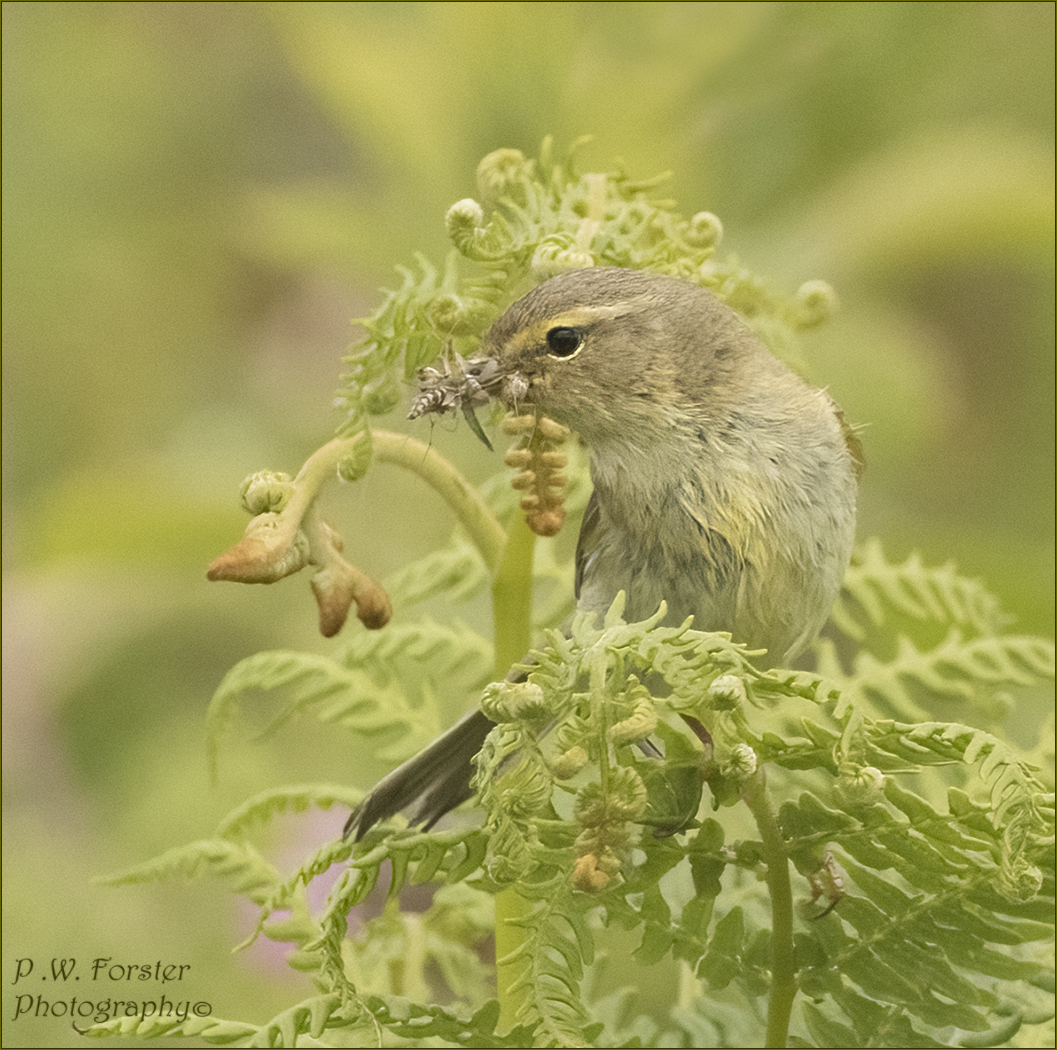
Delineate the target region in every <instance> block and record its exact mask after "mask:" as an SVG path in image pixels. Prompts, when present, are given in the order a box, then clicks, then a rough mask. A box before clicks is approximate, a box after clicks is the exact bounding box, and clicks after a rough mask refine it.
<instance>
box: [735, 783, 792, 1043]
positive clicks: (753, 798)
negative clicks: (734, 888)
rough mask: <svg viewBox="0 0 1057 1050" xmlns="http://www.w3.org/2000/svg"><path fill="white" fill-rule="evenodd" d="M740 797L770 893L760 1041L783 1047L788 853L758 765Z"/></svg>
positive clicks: (788, 968) (788, 985)
mask: <svg viewBox="0 0 1057 1050" xmlns="http://www.w3.org/2000/svg"><path fill="white" fill-rule="evenodd" d="M741 797H742V800H743V801H744V802H745V804H746V805H747V806H748V807H749V810H750V811H751V812H752V815H753V817H754V818H755V819H756V826H757V828H759V831H760V839H761V841H762V842H763V859H764V862H765V863H766V865H767V888H768V889H769V890H770V893H771V999H770V1003H769V1004H768V1008H767V1042H766V1043H765V1044H764V1045H765V1046H768V1047H783V1046H785V1045H786V1041H787V1039H788V1038H789V1017H790V1015H791V1014H792V1011H793V1000H794V999H796V991H797V989H796V960H795V958H794V956H793V890H792V886H791V885H790V882H789V856H788V854H787V853H786V849H785V841H784V840H783V838H782V832H781V830H780V829H779V827H778V821H777V819H776V817H775V814H774V809H773V808H772V807H771V800H770V799H769V798H768V796H767V778H766V777H765V775H764V772H763V767H762V766H761V767H760V768H759V769H757V770H756V772H755V773H754V774H753V775H752V776H751V777H750V778H749V779H748V780H747V781H746V782H745V784H744V785H743V787H742V789H741Z"/></svg>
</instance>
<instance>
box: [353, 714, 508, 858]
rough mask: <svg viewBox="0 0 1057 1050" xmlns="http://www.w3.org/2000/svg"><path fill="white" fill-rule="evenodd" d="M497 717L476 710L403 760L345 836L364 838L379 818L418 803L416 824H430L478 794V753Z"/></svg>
mask: <svg viewBox="0 0 1057 1050" xmlns="http://www.w3.org/2000/svg"><path fill="white" fill-rule="evenodd" d="M494 725H495V723H494V722H493V721H492V720H491V719H489V718H486V717H485V716H484V715H483V714H482V713H481V712H480V711H471V712H470V713H469V714H468V715H465V716H464V717H463V718H461V719H459V721H458V722H456V723H455V725H453V726H452V727H451V729H449V730H448V731H447V732H446V733H444V734H442V735H441V736H439V737H437V739H436V740H434V741H433V743H432V744H430V745H429V746H428V747H425V748H423V749H422V750H421V751H420V752H419V753H418V754H417V755H415V756H414V757H413V758H409V759H408V760H407V761H406V762H405V763H404V764H403V765H402V766H398V767H397V768H396V769H394V770H393V771H392V773H390V774H389V775H388V776H386V777H383V778H382V779H381V780H380V781H378V783H377V784H376V785H375V786H374V788H373V789H372V790H371V793H370V794H369V795H368V796H367V797H366V798H365V799H364V800H363V801H362V802H361V803H360V804H359V806H358V807H357V808H356V810H355V811H354V812H353V814H352V816H351V817H349V819H348V822H347V823H346V825H345V837H346V838H351V839H354V840H355V839H360V838H362V837H363V836H364V835H365V834H366V833H367V832H368V831H369V830H370V829H371V828H372V827H373V826H374V825H375V824H377V823H378V821H380V820H386V819H387V818H389V817H391V816H393V815H394V814H396V813H399V812H400V810H402V809H404V808H405V807H408V806H414V810H413V812H412V814H411V816H410V818H409V819H410V822H411V823H412V824H421V825H422V826H423V827H424V828H425V829H426V830H428V829H429V828H431V827H433V825H434V824H436V823H437V821H438V820H440V818H441V817H443V816H444V814H445V813H447V812H448V811H449V810H452V809H454V808H455V807H456V806H457V805H459V803H460V802H465V801H466V800H467V799H468V798H470V797H471V795H473V788H471V787H470V780H471V779H472V777H473V774H474V768H473V759H474V756H475V755H476V754H477V752H478V751H480V750H481V747H482V745H483V744H484V739H485V737H486V736H488V734H489V732H491V730H492V727H493V726H494Z"/></svg>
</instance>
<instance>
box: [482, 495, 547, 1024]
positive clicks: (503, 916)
mask: <svg viewBox="0 0 1057 1050" xmlns="http://www.w3.org/2000/svg"><path fill="white" fill-rule="evenodd" d="M535 550H536V537H535V536H534V535H533V533H532V532H531V531H530V530H529V527H528V525H526V524H525V520H524V518H522V517H521V516H520V515H518V516H517V518H515V520H514V523H513V524H512V525H511V528H510V533H509V535H508V537H507V542H506V550H505V551H504V552H503V560H502V561H501V562H500V564H499V571H498V572H497V573H496V574H495V578H494V579H493V581H492V617H493V621H494V624H495V675H496V678H503V677H504V676H505V675H506V673H507V672H508V671H509V670H510V667H511V665H512V664H514V663H516V662H517V661H518V660H520V659H522V658H523V657H524V655H525V653H526V652H528V649H529V645H530V644H531V641H532V559H533V555H534V554H535ZM530 908H531V905H530V904H529V902H528V901H526V900H525V899H524V897H522V896H521V895H520V894H519V893H518V892H517V888H516V887H513V886H512V887H511V888H510V889H507V890H503V892H502V893H500V894H498V895H497V896H496V899H495V958H496V992H497V995H498V998H499V1024H500V1026H501V1027H502V1028H512V1027H513V1026H514V1022H515V1017H516V1015H517V1012H518V1009H519V1008H520V1007H521V1004H522V1003H523V1002H524V1001H525V998H526V995H527V992H528V988H527V987H526V986H524V985H523V986H522V987H521V988H520V989H519V990H518V991H512V990H511V989H512V986H513V984H514V982H515V981H516V980H517V979H518V977H519V975H520V973H521V965H520V964H519V963H517V962H513V963H510V962H508V963H505V964H504V959H507V958H510V957H511V956H514V955H515V954H520V953H519V952H518V949H519V948H520V947H521V946H522V943H523V941H524V939H525V929H524V927H523V926H521V925H520V923H519V920H520V919H521V918H523V917H524V916H525V915H526V914H527V913H528V911H529V910H530Z"/></svg>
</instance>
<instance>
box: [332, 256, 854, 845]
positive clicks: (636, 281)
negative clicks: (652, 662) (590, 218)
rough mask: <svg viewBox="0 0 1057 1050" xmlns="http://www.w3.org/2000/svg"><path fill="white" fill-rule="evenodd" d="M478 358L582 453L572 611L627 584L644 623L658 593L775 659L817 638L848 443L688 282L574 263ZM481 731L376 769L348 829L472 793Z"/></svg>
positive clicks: (429, 814)
mask: <svg viewBox="0 0 1057 1050" xmlns="http://www.w3.org/2000/svg"><path fill="white" fill-rule="evenodd" d="M481 358H482V361H483V364H482V361H479V362H478V368H479V372H480V374H481V375H482V376H485V375H487V377H488V380H487V381H488V384H489V385H488V389H489V392H490V393H492V394H493V396H495V397H497V398H498V399H499V400H500V401H502V402H504V403H505V404H507V405H509V406H510V407H512V408H516V409H525V408H534V409H536V410H537V411H539V412H541V413H542V414H544V415H547V416H549V417H551V418H552V419H555V420H557V421H558V422H559V423H563V424H565V425H566V426H568V427H569V428H570V429H572V430H574V431H575V432H576V433H577V434H579V435H580V437H581V438H582V439H583V441H584V444H585V445H586V446H587V448H588V450H589V452H590V462H591V480H592V482H593V484H594V492H593V494H592V496H591V500H590V503H589V505H588V508H587V512H586V513H585V515H584V520H583V524H582V526H581V530H580V538H579V543H578V547H577V558H576V562H577V565H576V584H577V597H578V608H579V609H581V610H585V611H595V612H599V613H603V612H605V611H606V610H607V609H608V608H609V606H610V605H611V604H612V601H613V599H614V598H615V597H616V595H617V593H618V592H619V591H624V592H625V593H626V595H627V604H626V606H625V617H626V618H627V619H628V620H639V619H645V618H646V617H648V616H650V615H652V614H653V613H654V612H656V610H657V607H658V606H659V605H660V603H661V601H662V600H663V601H665V602H667V605H668V620H669V622H673V623H680V622H682V621H683V620H684V619H685V618H686V617H687V616H690V615H692V616H693V617H694V626H695V627H696V628H698V629H699V630H706V631H729V632H730V633H731V634H732V636H733V638H734V640H735V641H740V642H745V643H747V644H748V645H750V646H752V647H754V648H766V649H767V651H768V652H767V656H766V657H765V662H767V663H769V664H781V663H784V662H786V661H788V660H789V659H791V658H792V657H794V656H795V655H796V654H797V653H799V652H800V651H801V650H802V649H803V648H804V647H805V646H806V645H807V644H808V643H809V642H810V641H811V639H812V638H813V637H814V636H815V634H816V633H817V631H818V629H819V628H820V627H821V626H822V624H823V622H824V621H825V619H826V617H827V615H828V614H829V609H830V606H831V605H832V603H833V600H834V598H835V597H836V594H837V591H838V589H839V587H840V584H841V580H842V579H843V576H844V571H845V569H846V567H847V564H848V560H849V557H850V554H851V547H852V541H853V538H854V531H855V497H856V474H857V467H858V462H857V460H858V450H857V443H856V442H855V441H854V438H852V437H850V435H849V431H848V429H847V428H846V427H845V425H844V423H843V421H842V418H841V415H840V413H839V412H838V410H837V409H836V407H835V406H834V405H833V403H832V401H831V400H830V399H829V397H828V395H827V394H826V393H825V392H823V391H821V390H817V389H814V388H813V387H811V386H809V385H808V384H807V383H805V382H804V381H803V380H802V379H800V378H799V377H798V376H796V375H795V374H794V373H793V372H792V371H790V369H788V368H787V367H786V366H785V365H784V364H782V363H781V362H779V361H778V360H776V359H775V358H774V357H773V356H772V355H771V354H770V353H769V352H768V351H767V350H766V349H765V347H764V346H763V344H762V343H761V342H760V340H759V338H758V337H757V336H756V334H755V333H754V332H753V331H752V329H751V328H750V327H749V326H748V325H747V324H746V323H745V322H744V321H743V320H742V319H741V318H740V317H739V316H738V314H736V313H735V312H734V311H733V310H731V309H730V308H729V307H727V306H726V305H725V304H723V303H722V302H720V301H719V300H718V299H717V298H716V297H715V296H714V295H712V293H710V292H709V291H707V290H705V289H703V288H700V287H698V286H696V285H694V284H691V283H689V282H687V281H681V280H678V279H675V278H671V277H665V276H661V275H658V274H653V273H648V272H645V271H640V270H623V269H616V268H596V269H589V270H576V271H573V272H570V273H566V274H562V275H561V276H558V277H555V278H552V279H551V280H549V281H547V282H545V283H544V284H542V285H540V286H539V287H537V288H536V289H534V290H533V291H532V292H530V293H529V294H528V295H526V296H525V297H524V298H523V299H521V300H519V301H518V302H516V303H514V304H513V305H512V306H511V307H510V308H509V309H508V310H507V312H506V313H505V314H504V315H503V316H502V317H501V318H500V319H499V320H498V321H497V322H496V323H495V324H494V325H493V326H492V328H491V329H490V331H489V332H488V333H487V335H486V336H485V338H484V341H483V343H482V348H481ZM490 727H491V723H489V722H488V721H487V719H484V718H483V716H480V715H471V716H468V718H467V719H464V720H463V721H462V722H460V723H458V724H457V725H456V726H455V727H453V729H452V730H449V733H448V734H447V735H446V737H442V738H441V739H440V740H438V741H437V742H435V743H434V744H433V745H431V747H430V748H429V749H427V752H424V753H423V756H421V757H420V756H416V757H415V758H412V759H411V760H410V761H409V762H407V763H405V764H404V766H401V767H400V769H398V770H396V771H394V773H392V774H390V776H389V777H387V778H385V780H383V781H382V782H381V783H380V784H379V785H378V786H377V787H376V788H375V789H374V791H373V792H372V793H371V795H369V796H368V798H367V799H366V800H365V802H364V804H363V805H362V806H361V807H360V809H359V810H357V812H356V813H355V814H354V815H353V817H352V818H351V819H350V822H349V825H348V827H347V829H346V830H347V832H349V833H355V834H356V835H357V836H358V835H360V834H362V833H363V832H364V831H365V830H366V829H367V828H368V827H370V825H371V824H373V823H375V822H376V821H377V820H379V819H383V818H384V817H386V816H389V815H391V814H393V813H395V812H397V811H398V810H400V809H402V808H404V807H405V806H407V805H411V804H414V803H415V802H416V801H417V802H418V803H419V807H418V809H417V811H416V812H415V813H414V814H412V819H414V820H417V821H419V822H422V823H426V824H427V825H429V824H432V823H433V822H434V821H435V820H437V819H438V818H439V817H440V816H441V815H442V814H443V813H444V812H446V811H447V810H448V809H450V808H452V806H454V805H457V804H458V803H459V802H461V801H463V800H464V799H465V798H468V797H469V795H470V789H469V785H468V777H469V775H470V772H471V771H472V767H471V766H470V765H469V764H468V763H467V761H466V757H465V756H466V753H467V752H469V753H470V754H471V755H472V754H474V753H476V751H477V750H478V749H479V747H480V744H481V743H482V742H483V739H484V736H485V735H487V732H488V730H489V729H490ZM447 749H450V750H451V752H452V753H451V758H452V762H451V764H450V765H445V763H444V761H443V758H442V756H443V754H444V753H445V751H446V750H447ZM471 749H472V750H471ZM427 759H428V765H429V772H428V773H427V774H425V780H426V781H428V783H427V784H426V788H425V789H424V787H423V779H424V771H425V770H426V765H427ZM416 763H417V765H416ZM455 767H459V768H458V769H456V768H455ZM441 781H443V784H442V783H441ZM423 799H424V800H425V801H424V803H423Z"/></svg>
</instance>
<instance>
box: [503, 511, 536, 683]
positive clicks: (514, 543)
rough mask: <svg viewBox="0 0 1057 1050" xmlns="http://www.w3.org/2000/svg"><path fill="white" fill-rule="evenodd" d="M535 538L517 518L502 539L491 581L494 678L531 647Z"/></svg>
mask: <svg viewBox="0 0 1057 1050" xmlns="http://www.w3.org/2000/svg"><path fill="white" fill-rule="evenodd" d="M535 550H536V537H535V535H533V533H532V532H531V531H530V530H529V527H528V525H526V524H525V520H524V518H522V517H521V516H520V515H519V516H518V517H517V518H515V520H514V523H513V524H512V525H511V527H510V534H509V536H508V537H507V539H506V549H505V550H504V551H503V558H502V561H500V562H499V567H498V570H497V571H496V573H495V576H494V578H493V579H492V620H493V627H494V633H495V675H496V678H497V679H501V678H503V677H504V676H505V675H506V673H507V672H508V671H509V670H510V668H511V665H513V664H515V663H517V662H518V661H519V660H521V659H522V658H523V657H524V656H525V654H526V653H527V652H528V650H529V646H530V645H531V644H532V559H533V555H534V554H535Z"/></svg>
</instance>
